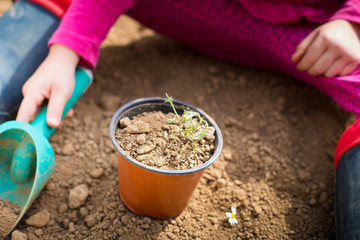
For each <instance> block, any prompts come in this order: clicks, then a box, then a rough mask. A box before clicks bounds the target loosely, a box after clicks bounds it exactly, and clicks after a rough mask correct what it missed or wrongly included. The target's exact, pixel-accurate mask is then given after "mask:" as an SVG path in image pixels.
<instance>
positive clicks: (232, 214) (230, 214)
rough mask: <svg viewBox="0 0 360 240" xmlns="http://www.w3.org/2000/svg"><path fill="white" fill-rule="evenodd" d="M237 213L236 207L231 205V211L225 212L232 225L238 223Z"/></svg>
mask: <svg viewBox="0 0 360 240" xmlns="http://www.w3.org/2000/svg"><path fill="white" fill-rule="evenodd" d="M235 215H236V208H235V207H231V212H226V213H225V216H226V217H228V218H229V223H230V224H231V225H234V224H238V221H237V220H236V218H235Z"/></svg>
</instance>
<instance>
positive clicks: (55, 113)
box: [46, 87, 70, 127]
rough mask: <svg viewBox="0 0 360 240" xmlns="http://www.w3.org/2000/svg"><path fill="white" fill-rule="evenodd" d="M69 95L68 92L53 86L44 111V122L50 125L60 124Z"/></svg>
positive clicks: (56, 125)
mask: <svg viewBox="0 0 360 240" xmlns="http://www.w3.org/2000/svg"><path fill="white" fill-rule="evenodd" d="M69 97H70V94H68V93H67V92H65V91H64V90H63V89H62V88H61V87H54V88H53V90H52V94H51V97H50V99H49V104H48V109H47V113H46V122H47V124H48V125H49V126H50V127H58V126H59V125H60V122H61V116H62V114H63V110H64V106H65V104H66V102H67V100H68V99H69Z"/></svg>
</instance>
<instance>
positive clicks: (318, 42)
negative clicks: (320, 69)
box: [297, 37, 328, 71]
mask: <svg viewBox="0 0 360 240" xmlns="http://www.w3.org/2000/svg"><path fill="white" fill-rule="evenodd" d="M327 47H328V45H327V44H326V43H325V42H324V41H323V38H320V37H316V39H314V41H313V42H311V44H310V45H309V47H308V48H307V50H306V52H305V54H304V56H303V57H302V58H301V60H300V61H299V64H298V65H297V68H298V69H299V70H300V71H307V70H308V69H309V68H310V67H311V66H312V65H313V64H314V63H315V62H316V61H317V60H318V59H319V58H320V57H321V55H322V54H323V53H324V52H325V51H326V49H327Z"/></svg>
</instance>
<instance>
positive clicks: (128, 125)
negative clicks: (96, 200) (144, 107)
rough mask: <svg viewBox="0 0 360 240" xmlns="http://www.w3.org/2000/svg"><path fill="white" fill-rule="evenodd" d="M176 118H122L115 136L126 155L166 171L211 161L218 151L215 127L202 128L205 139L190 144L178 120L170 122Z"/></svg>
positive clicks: (154, 115)
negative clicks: (182, 134)
mask: <svg viewBox="0 0 360 240" xmlns="http://www.w3.org/2000/svg"><path fill="white" fill-rule="evenodd" d="M174 116H175V115H174V114H173V113H167V114H165V113H163V112H160V111H154V112H145V113H141V114H139V115H136V116H134V117H133V118H132V119H129V118H128V117H125V118H123V119H121V120H120V128H118V129H117V130H116V133H115V137H116V139H117V142H118V144H119V146H120V147H121V149H122V150H123V151H124V154H125V155H128V156H131V157H132V158H134V159H136V160H137V161H139V162H141V163H143V164H145V165H148V166H152V167H157V168H160V169H166V170H184V169H189V168H193V167H196V166H199V165H201V164H203V163H205V162H206V161H207V160H209V159H210V157H211V156H212V154H213V151H214V149H215V146H214V139H215V135H214V133H215V128H213V127H211V126H209V127H208V128H206V127H205V126H204V125H200V126H199V129H198V130H199V131H200V130H202V131H204V133H205V137H204V138H202V139H201V140H199V141H191V140H189V139H187V138H184V137H182V136H181V134H180V131H179V129H180V127H179V124H178V120H177V119H176V120H175V121H173V122H172V123H168V122H167V119H174ZM193 121H198V119H196V118H194V119H193ZM185 127H186V125H185Z"/></svg>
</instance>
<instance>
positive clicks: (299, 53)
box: [291, 31, 318, 62]
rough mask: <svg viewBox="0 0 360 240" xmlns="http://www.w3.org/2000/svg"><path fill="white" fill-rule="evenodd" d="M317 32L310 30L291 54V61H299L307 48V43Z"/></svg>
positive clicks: (312, 39)
mask: <svg viewBox="0 0 360 240" xmlns="http://www.w3.org/2000/svg"><path fill="white" fill-rule="evenodd" d="M317 34H318V32H317V31H312V32H311V33H310V34H309V35H308V36H307V37H305V38H304V39H303V40H302V41H301V42H300V43H299V44H298V45H297V46H296V49H295V52H294V54H293V55H292V56H291V61H293V62H299V61H300V60H301V58H302V57H303V56H304V54H305V52H306V50H307V49H308V47H309V45H310V44H311V43H312V42H313V41H314V39H315V38H316V36H317Z"/></svg>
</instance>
